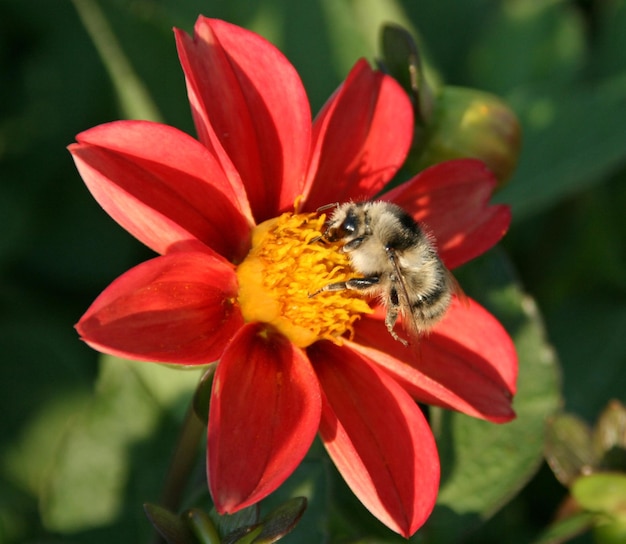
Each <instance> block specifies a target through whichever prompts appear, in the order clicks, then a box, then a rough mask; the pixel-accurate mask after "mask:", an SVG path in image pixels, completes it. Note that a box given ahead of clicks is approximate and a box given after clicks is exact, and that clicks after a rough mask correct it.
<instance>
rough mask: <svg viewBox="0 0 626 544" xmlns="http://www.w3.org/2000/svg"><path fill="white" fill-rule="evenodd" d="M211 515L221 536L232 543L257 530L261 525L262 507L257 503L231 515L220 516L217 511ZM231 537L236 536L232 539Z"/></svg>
mask: <svg viewBox="0 0 626 544" xmlns="http://www.w3.org/2000/svg"><path fill="white" fill-rule="evenodd" d="M211 513H212V517H213V519H214V520H215V522H216V525H217V529H218V531H219V533H220V535H221V536H222V537H223V538H224V539H226V540H228V541H230V542H235V541H236V540H237V538H240V537H241V536H243V535H244V534H247V533H249V532H250V531H251V530H253V529H256V526H257V525H258V523H259V517H260V506H259V503H256V504H253V505H252V506H248V507H247V508H244V509H243V510H239V511H238V512H236V513H234V514H230V515H223V516H220V515H218V514H217V513H216V512H215V510H213V511H212V512H211ZM229 535H236V536H233V538H232V539H231V537H230V536H229Z"/></svg>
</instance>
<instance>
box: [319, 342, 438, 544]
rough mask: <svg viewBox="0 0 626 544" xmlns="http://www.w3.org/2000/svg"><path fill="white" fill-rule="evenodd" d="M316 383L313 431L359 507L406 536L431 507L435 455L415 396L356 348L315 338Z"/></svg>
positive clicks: (434, 491)
mask: <svg viewBox="0 0 626 544" xmlns="http://www.w3.org/2000/svg"><path fill="white" fill-rule="evenodd" d="M309 353H310V355H311V360H312V361H313V363H314V368H315V370H316V372H317V375H318V378H319V380H320V384H321V386H322V391H323V395H322V421H321V424H320V433H321V436H322V440H323V441H324V444H325V445H326V449H327V450H328V453H329V454H330V456H331V457H332V459H333V461H334V463H335V465H336V466H337V468H338V469H339V471H340V472H341V474H342V476H343V477H344V479H345V480H346V482H347V483H348V485H349V486H350V488H351V489H352V491H353V492H354V493H355V495H356V496H357V497H358V498H359V499H360V500H361V502H362V503H363V504H364V505H365V507H366V508H367V509H368V510H369V511H370V512H371V513H372V514H373V515H374V516H376V517H377V518H378V519H379V520H381V521H382V522H383V523H384V524H385V525H387V526H388V527H390V528H391V529H393V530H394V531H396V532H398V533H400V534H402V535H403V536H405V537H409V536H410V535H412V534H413V533H414V532H415V531H417V529H418V528H419V527H420V526H421V525H422V524H423V523H424V521H426V518H427V517H428V516H429V515H430V512H431V511H432V509H433V507H434V504H435V499H436V497H437V489H438V485H439V458H438V455H437V449H436V446H435V440H434V438H433V435H432V432H431V430H430V427H429V426H428V423H427V422H426V420H425V418H424V416H423V415H422V412H421V410H420V409H419V407H418V406H417V405H416V404H415V401H413V399H411V397H410V396H409V395H408V394H407V393H406V391H404V390H403V389H402V388H401V387H400V386H399V385H398V384H397V383H396V382H395V381H394V380H393V379H392V378H391V377H389V376H388V375H387V374H386V373H385V372H384V371H382V370H381V369H380V368H377V367H376V366H375V365H372V364H371V363H370V362H369V361H368V360H367V359H365V358H363V357H361V356H360V355H358V354H357V353H355V352H353V351H351V350H349V349H346V348H345V346H344V347H343V348H340V347H337V346H335V345H334V344H331V343H328V342H319V343H316V344H314V346H312V347H311V348H309Z"/></svg>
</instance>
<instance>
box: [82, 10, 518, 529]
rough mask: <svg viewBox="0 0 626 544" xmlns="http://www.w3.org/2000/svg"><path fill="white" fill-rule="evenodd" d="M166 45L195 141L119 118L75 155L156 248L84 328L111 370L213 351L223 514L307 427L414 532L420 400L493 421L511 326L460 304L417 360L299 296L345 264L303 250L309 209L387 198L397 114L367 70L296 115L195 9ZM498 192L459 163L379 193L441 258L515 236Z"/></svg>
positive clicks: (245, 500)
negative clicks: (496, 201) (172, 48)
mask: <svg viewBox="0 0 626 544" xmlns="http://www.w3.org/2000/svg"><path fill="white" fill-rule="evenodd" d="M176 39H177V45H178V51H179V56H180V59H181V62H182V66H183V70H184V72H185V77H186V81H187V88H188V94H189V99H190V102H191V106H192V111H193V116H194V120H195V123H196V128H197V131H198V134H199V140H200V141H198V140H195V139H193V138H192V137H190V136H188V135H186V134H184V133H182V132H180V131H178V130H177V129H175V128H172V127H169V126H165V125H162V124H157V123H150V122H143V121H120V122H115V123H110V124H106V125H102V126H99V127H95V128H93V129H91V130H88V131H86V132H83V133H82V134H80V135H79V136H78V137H77V140H78V143H76V144H73V145H71V146H70V151H71V153H72V155H73V157H74V160H75V162H76V165H77V168H78V170H79V172H80V174H81V176H82V177H83V179H84V181H85V183H86V184H87V186H88V188H89V190H90V191H91V192H92V194H93V196H94V197H95V198H96V200H97V201H98V202H99V203H100V204H101V206H102V207H103V208H104V209H105V210H106V211H107V212H108V213H109V214H110V215H111V216H112V217H113V218H114V219H115V220H116V221H117V222H118V223H119V224H120V225H122V226H123V227H124V228H125V229H126V230H128V232H130V233H131V234H132V235H133V236H135V237H136V238H138V239H139V240H141V241H142V242H143V243H145V244H146V245H147V246H149V247H150V248H152V249H153V250H154V251H156V252H157V253H158V254H159V255H160V256H158V257H156V258H154V259H152V260H149V261H147V262H144V263H142V264H140V265H139V266H137V267H135V268H133V269H131V270H130V271H128V272H127V273H125V274H123V275H122V276H121V277H120V278H118V279H117V280H115V281H114V282H113V283H112V284H111V285H110V286H109V287H108V288H107V289H106V290H105V291H104V292H103V293H102V294H101V295H100V296H99V297H98V298H97V299H96V301H95V302H94V303H93V305H92V306H91V307H90V308H89V310H88V311H87V312H86V313H85V315H84V316H83V317H82V318H81V320H80V322H79V323H78V325H77V329H78V331H79V333H80V335H81V337H82V338H83V339H84V340H85V341H86V342H87V343H88V344H89V345H91V346H92V347H94V348H95V349H97V350H100V351H103V352H106V353H111V354H114V355H119V356H122V357H126V358H133V359H139V360H146V361H162V362H170V363H177V364H181V365H201V364H206V363H209V362H211V361H215V360H219V364H218V366H217V370H216V375H215V381H214V386H213V392H212V399H211V406H210V415H209V429H208V468H207V471H208V480H209V485H210V489H211V493H212V496H213V499H214V501H215V504H216V507H217V509H218V511H220V512H234V511H236V510H238V509H240V508H243V507H245V506H248V505H250V504H252V503H255V502H257V501H259V500H260V499H262V498H263V497H265V496H266V495H268V494H269V493H271V492H272V491H273V490H275V489H276V488H277V487H278V486H279V485H280V484H281V483H282V482H283V481H284V480H285V479H286V478H287V477H288V476H289V475H290V474H291V473H292V471H293V470H294V469H295V467H296V466H297V465H298V464H299V463H300V461H301V460H302V458H303V457H304V455H305V454H306V452H307V450H308V449H309V446H310V445H311V442H312V441H313V439H314V437H315V435H316V433H317V432H318V430H319V433H320V436H321V438H322V440H323V442H324V444H325V445H326V448H327V450H328V452H329V454H330V456H331V458H332V459H333V461H334V463H335V464H336V466H337V468H338V469H339V471H340V472H341V473H342V475H343V476H344V478H345V479H346V481H347V482H348V485H350V487H351V488H352V489H353V491H354V492H355V494H356V495H357V496H358V497H359V499H360V500H361V501H362V502H363V504H364V505H365V506H366V507H367V508H368V509H369V510H370V511H371V512H372V513H373V514H374V515H375V516H376V517H378V518H379V519H380V520H381V521H382V522H383V523H385V524H386V525H388V526H389V527H390V528H392V529H393V530H394V531H397V532H399V533H401V534H402V535H404V536H408V535H411V534H413V533H414V532H415V531H416V530H417V529H418V528H419V527H420V526H421V525H422V524H423V523H424V521H425V520H426V518H427V517H428V515H429V514H430V512H431V510H432V508H433V506H434V503H435V499H436V494H437V488H438V482H439V461H438V456H437V451H436V447H435V441H434V438H433V435H432V433H431V431H430V428H429V426H428V424H427V422H426V420H425V418H424V416H423V415H422V412H421V410H420V409H419V407H418V406H417V404H416V403H415V400H414V399H417V400H419V401H421V402H426V403H430V404H434V405H438V406H444V407H447V408H452V409H455V410H459V411H462V412H465V413H466V414H470V415H472V416H476V417H480V418H484V419H487V420H490V421H495V422H504V421H508V420H510V419H511V418H513V417H514V413H513V411H512V409H511V398H512V395H513V393H514V391H515V381H516V373H517V361H516V355H515V351H514V348H513V345H512V342H511V340H510V338H509V336H508V335H507V334H506V332H505V331H504V329H503V328H502V327H501V325H500V324H499V323H498V322H497V321H496V320H495V318H494V317H493V316H491V315H490V314H489V313H488V312H487V311H486V310H484V309H483V308H482V307H480V306H479V305H478V304H476V303H475V302H470V303H469V305H468V306H463V305H460V304H458V303H454V304H453V305H452V307H451V308H450V310H449V311H448V314H447V316H446V317H445V318H444V320H443V321H441V322H440V323H439V324H438V325H437V326H436V327H435V328H434V330H433V331H432V332H431V333H430V334H429V335H427V336H424V337H423V338H422V339H421V342H420V346H419V357H416V352H415V350H412V349H410V348H406V347H404V346H403V345H402V344H400V343H399V342H397V341H395V340H394V339H393V338H391V336H390V335H389V334H388V333H387V331H386V329H385V326H384V323H383V322H382V321H381V315H379V313H376V312H375V313H373V314H370V313H368V312H370V311H371V310H370V309H369V306H367V304H366V303H365V302H364V301H363V300H361V299H360V298H358V297H355V296H354V294H352V293H329V297H325V296H316V297H313V298H310V297H308V296H307V294H308V293H309V292H312V291H313V290H314V289H315V285H316V284H319V285H323V284H324V282H326V283H328V273H329V270H330V269H332V273H333V274H335V273H336V274H343V277H347V276H348V275H349V274H350V269H349V266H348V265H347V264H346V263H347V262H342V261H341V259H344V260H345V256H343V254H341V253H338V252H337V251H336V250H334V255H332V256H329V255H330V252H331V250H330V249H326V248H323V247H322V246H323V245H322V244H310V243H308V241H310V239H311V238H312V237H314V236H315V233H319V229H320V228H321V225H322V222H323V218H318V217H317V215H316V214H314V213H308V214H307V213H305V212H314V211H315V210H316V209H317V208H318V207H319V206H321V205H324V204H328V203H330V202H337V201H340V202H342V201H347V200H349V199H362V198H368V197H372V196H373V195H375V194H377V193H378V192H379V191H380V190H381V189H382V188H383V187H384V186H385V184H386V183H387V182H388V181H389V180H390V179H391V177H392V176H393V175H394V174H395V173H396V172H397V170H398V168H399V167H400V165H401V164H402V162H403V160H404V158H405V156H406V153H407V151H408V148H409V144H410V141H411V135H412V130H413V126H412V111H411V104H410V103H409V100H408V98H407V96H406V95H405V93H404V92H403V91H402V89H401V88H400V87H399V86H398V84H397V83H396V82H395V81H394V80H393V79H391V78H390V77H388V76H386V75H383V74H381V73H380V72H377V71H373V70H371V69H370V67H369V66H368V65H367V63H366V62H365V61H363V60H361V61H359V62H357V64H356V65H355V66H354V68H353V69H352V71H351V72H350V74H349V75H348V77H347V79H346V81H345V82H344V83H343V85H342V86H341V87H340V88H339V89H338V90H337V92H335V94H334V95H333V96H332V97H331V98H330V100H329V101H328V103H327V104H326V105H325V106H324V108H323V109H322V111H321V112H320V113H319V114H318V116H317V117H316V118H315V120H314V121H313V122H311V117H310V112H309V106H308V101H307V97H306V94H305V91H304V88H303V86H302V83H301V82H300V79H299V78H298V75H297V74H296V72H295V70H294V68H293V66H292V65H291V64H289V62H288V61H287V60H286V59H285V58H284V57H283V56H282V54H281V53H280V52H279V51H278V50H277V49H276V48H275V47H273V46H272V45H271V44H269V43H268V42H267V41H265V40H264V39H262V38H261V37H259V36H257V35H256V34H253V33H252V32H249V31H247V30H244V29H242V28H239V27H236V26H233V25H231V24H228V23H225V22H223V21H218V20H212V19H206V18H203V17H201V18H199V19H198V22H197V24H196V27H195V35H194V37H193V38H191V37H189V36H188V35H186V34H185V33H184V32H181V31H176ZM494 186H495V182H494V179H493V177H492V176H491V174H490V173H489V172H488V171H487V170H486V169H485V168H484V166H483V165H482V164H481V163H479V162H478V161H474V160H459V161H453V162H449V163H444V164H442V165H439V166H436V167H433V168H431V169H429V170H426V171H425V172H422V173H421V174H420V175H418V176H417V177H415V178H413V179H411V180H410V181H408V182H407V183H405V184H403V185H401V186H400V187H398V188H396V189H394V190H392V191H390V192H388V193H386V194H385V195H384V196H383V197H382V198H383V199H388V200H391V201H393V202H396V203H398V204H400V205H401V206H402V207H404V208H405V209H406V210H407V211H409V212H410V213H412V214H413V215H414V217H415V218H416V219H417V220H419V221H422V222H424V223H426V224H427V225H428V227H429V229H430V230H431V231H432V233H433V235H434V236H435V238H436V239H437V242H438V247H439V250H440V254H441V257H442V259H443V261H444V262H445V263H446V264H447V265H448V267H455V266H458V265H460V264H462V263H464V262H466V261H468V260H470V259H472V258H473V257H475V256H477V255H479V254H480V253H482V252H484V251H485V250H487V249H488V248H489V247H491V246H492V245H493V244H495V243H496V242H497V241H498V240H499V239H500V238H501V236H502V235H503V233H504V232H505V230H506V229H507V227H508V224H509V221H510V215H509V211H508V208H506V207H504V206H489V205H488V203H487V201H488V199H489V197H490V195H491V192H492V190H493V187H494ZM294 210H295V211H296V212H297V213H289V212H294ZM318 250H319V251H320V252H321V256H318V254H317V252H318ZM327 259H330V260H331V263H330V265H327V264H326V263H327ZM333 259H334V260H333ZM337 271H338V272H337ZM334 277H336V276H334ZM334 281H336V280H334ZM350 337H351V339H348V338H350Z"/></svg>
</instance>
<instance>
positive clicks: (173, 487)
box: [152, 401, 204, 544]
mask: <svg viewBox="0 0 626 544" xmlns="http://www.w3.org/2000/svg"><path fill="white" fill-rule="evenodd" d="M203 432H204V424H203V423H202V421H200V419H199V418H198V416H197V415H196V412H195V411H194V409H193V401H192V402H191V403H190V405H189V408H188V409H187V413H186V414H185V419H184V420H183V423H182V428H181V430H180V435H179V438H178V442H177V444H176V449H175V450H174V454H173V455H172V460H171V461H170V466H169V469H168V471H167V475H166V477H165V481H164V483H163V490H162V492H161V501H160V504H161V506H162V507H163V508H166V509H167V510H170V511H172V512H177V511H178V510H179V509H180V505H181V499H182V496H183V491H184V489H185V486H186V485H187V482H188V481H189V476H190V475H191V472H192V471H193V468H194V465H195V462H196V459H197V453H198V444H199V442H200V438H201V437H202V433H203ZM152 542H153V544H158V543H161V542H164V541H163V540H162V538H161V537H160V535H158V534H156V535H155V537H154V538H153V539H152Z"/></svg>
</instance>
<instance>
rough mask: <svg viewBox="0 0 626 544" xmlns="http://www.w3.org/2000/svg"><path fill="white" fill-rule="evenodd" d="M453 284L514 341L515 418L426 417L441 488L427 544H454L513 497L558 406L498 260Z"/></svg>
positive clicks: (550, 361)
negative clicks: (438, 462) (494, 420)
mask: <svg viewBox="0 0 626 544" xmlns="http://www.w3.org/2000/svg"><path fill="white" fill-rule="evenodd" d="M459 279H460V282H461V285H462V286H463V288H464V289H465V290H466V292H467V294H468V295H470V296H473V297H474V298H476V299H478V301H479V302H481V303H482V304H484V305H485V306H486V307H487V308H488V309H489V310H490V311H491V312H492V313H493V314H494V315H495V316H496V317H498V318H499V319H500V321H501V322H502V323H503V324H504V326H505V327H506V328H507V330H508V331H509V333H510V334H511V336H512V338H513V340H514V341H515V346H516V348H517V352H518V357H519V379H518V391H517V394H516V396H515V400H514V408H515V411H516V413H517V418H516V419H515V420H514V421H512V422H510V423H506V424H504V425H495V424H493V423H489V422H486V421H480V420H477V419H473V418H470V417H468V416H465V415H462V414H459V413H452V412H448V411H445V410H441V409H436V410H433V411H432V422H433V428H434V431H435V436H436V438H437V443H438V447H439V453H440V457H441V463H442V480H441V489H440V493H439V498H438V502H437V506H436V508H435V511H434V513H433V515H432V516H431V518H430V520H429V521H428V522H427V525H426V526H425V529H424V534H425V535H426V542H429V543H431V542H433V543H447V542H450V543H455V542H459V541H460V540H461V538H462V537H463V536H464V535H466V534H467V533H468V532H469V531H471V530H472V529H474V528H476V527H477V526H478V525H479V524H480V523H481V522H482V521H483V520H485V519H486V518H488V517H489V516H491V515H492V514H493V513H494V512H495V511H496V510H497V509H498V508H500V507H501V506H502V505H503V504H504V503H505V502H506V501H508V500H509V499H510V498H511V497H512V496H513V495H514V494H515V493H516V492H517V491H519V489H520V488H521V487H522V486H523V485H524V484H525V483H526V482H527V481H528V480H529V479H530V478H531V477H532V475H533V474H534V473H535V471H536V470H537V468H538V467H539V464H540V463H541V461H542V458H543V432H544V425H545V420H546V417H548V416H549V415H550V414H552V413H553V412H554V411H555V410H556V409H557V407H558V406H559V404H560V395H559V374H558V368H557V361H556V358H555V355H554V353H553V351H552V349H551V347H550V346H549V344H548V343H547V342H546V339H545V332H544V329H543V325H542V322H541V318H540V316H539V314H538V311H537V308H536V306H535V304H534V302H533V300H532V299H531V298H530V297H529V296H528V295H526V294H525V293H524V292H523V291H522V290H521V288H520V286H519V285H518V284H517V283H516V281H515V279H514V276H513V273H512V270H511V269H510V265H509V262H508V261H507V259H506V257H505V256H504V254H503V253H502V252H500V251H498V250H492V251H491V252H490V253H489V254H487V255H485V256H483V257H481V258H480V259H478V260H476V261H474V262H472V263H471V264H470V265H469V266H466V267H465V268H464V269H463V270H462V271H461V274H459Z"/></svg>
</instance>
